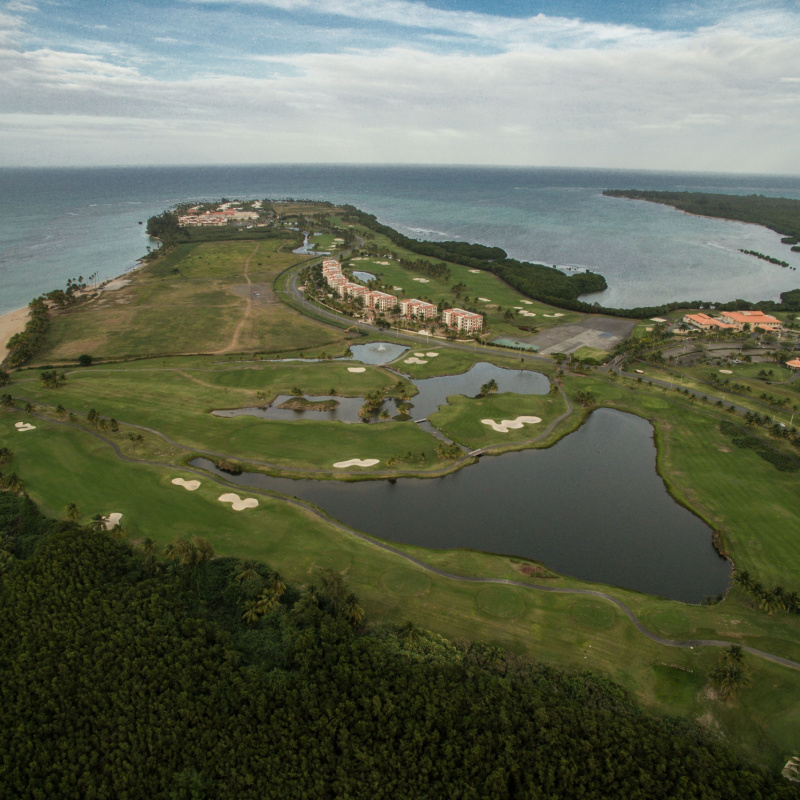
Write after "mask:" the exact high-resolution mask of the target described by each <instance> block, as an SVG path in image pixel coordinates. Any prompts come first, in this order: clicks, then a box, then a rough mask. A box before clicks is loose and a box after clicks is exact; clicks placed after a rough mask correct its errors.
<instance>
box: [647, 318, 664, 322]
mask: <svg viewBox="0 0 800 800" xmlns="http://www.w3.org/2000/svg"><path fill="white" fill-rule="evenodd" d="M650 322H666V320H665V319H661V317H650Z"/></svg>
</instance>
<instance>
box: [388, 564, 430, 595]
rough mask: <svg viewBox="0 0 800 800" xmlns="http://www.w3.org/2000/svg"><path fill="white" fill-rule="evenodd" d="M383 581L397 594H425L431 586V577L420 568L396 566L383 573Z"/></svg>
mask: <svg viewBox="0 0 800 800" xmlns="http://www.w3.org/2000/svg"><path fill="white" fill-rule="evenodd" d="M381 583H382V584H383V585H384V586H385V587H386V588H387V589H388V590H389V591H390V592H394V593H395V594H399V595H402V596H403V597H414V596H418V595H421V594H425V593H426V592H427V591H429V589H430V588H431V579H430V578H429V577H428V576H427V575H426V574H425V573H424V572H421V571H420V570H416V569H406V568H404V567H395V568H394V569H390V570H389V571H388V572H384V573H383V577H382V578H381Z"/></svg>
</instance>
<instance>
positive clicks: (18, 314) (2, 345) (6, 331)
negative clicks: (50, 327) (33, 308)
mask: <svg viewBox="0 0 800 800" xmlns="http://www.w3.org/2000/svg"><path fill="white" fill-rule="evenodd" d="M29 313H30V311H29V310H28V307H27V306H26V307H25V308H18V309H17V310H16V311H9V312H8V314H3V316H2V317H0V364H1V363H2V362H3V361H5V359H6V356H7V355H8V349H7V348H6V342H8V340H9V339H10V338H11V337H12V336H13V335H14V334H15V333H19V332H20V331H21V330H24V328H25V323H26V322H27V321H28V314H29Z"/></svg>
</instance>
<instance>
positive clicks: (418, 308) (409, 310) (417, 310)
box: [400, 300, 439, 319]
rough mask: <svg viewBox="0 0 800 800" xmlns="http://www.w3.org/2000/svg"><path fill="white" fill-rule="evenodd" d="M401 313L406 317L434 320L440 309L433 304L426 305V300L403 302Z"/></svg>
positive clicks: (401, 302)
mask: <svg viewBox="0 0 800 800" xmlns="http://www.w3.org/2000/svg"><path fill="white" fill-rule="evenodd" d="M400 313H401V314H402V315H403V316H404V317H421V318H422V319H434V318H435V317H436V315H437V314H438V313H439V309H438V308H437V307H436V306H435V305H434V304H433V303H426V302H425V301H424V300H401V301H400Z"/></svg>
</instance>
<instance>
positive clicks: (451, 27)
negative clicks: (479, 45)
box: [186, 0, 661, 47]
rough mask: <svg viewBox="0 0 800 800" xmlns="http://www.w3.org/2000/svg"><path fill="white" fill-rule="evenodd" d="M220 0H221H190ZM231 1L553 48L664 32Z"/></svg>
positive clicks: (423, 11)
mask: <svg viewBox="0 0 800 800" xmlns="http://www.w3.org/2000/svg"><path fill="white" fill-rule="evenodd" d="M186 2H190V3H195V4H198V5H210V4H214V5H218V4H219V0H186ZM226 5H231V6H250V7H253V6H256V7H263V8H271V9H277V10H280V11H285V12H302V13H303V14H314V15H325V16H338V17H345V18H348V19H351V20H358V21H359V22H361V23H364V22H373V23H374V22H380V23H387V24H391V25H395V26H398V27H401V28H417V29H423V30H427V31H449V32H451V33H456V34H459V35H461V36H467V37H471V38H474V39H476V40H483V41H485V40H490V41H493V42H502V43H503V44H504V45H506V46H509V47H513V46H515V45H517V46H518V45H520V44H523V43H524V44H528V45H531V46H534V45H535V46H540V47H554V46H571V47H592V46H593V47H599V46H604V45H608V44H610V43H620V42H630V43H633V42H640V43H644V42H645V41H653V40H657V39H659V38H661V35H660V34H658V33H654V32H652V31H650V30H648V29H646V28H639V27H636V26H634V25H620V24H612V23H597V22H585V21H582V20H580V19H576V18H568V17H557V16H547V15H545V14H537V15H535V16H532V17H525V18H517V17H504V16H500V15H490V14H481V13H477V12H474V11H446V10H443V9H438V8H433V7H431V6H428V5H425V4H424V3H419V2H408V1H407V0H229V2H228V3H227V4H226Z"/></svg>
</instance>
